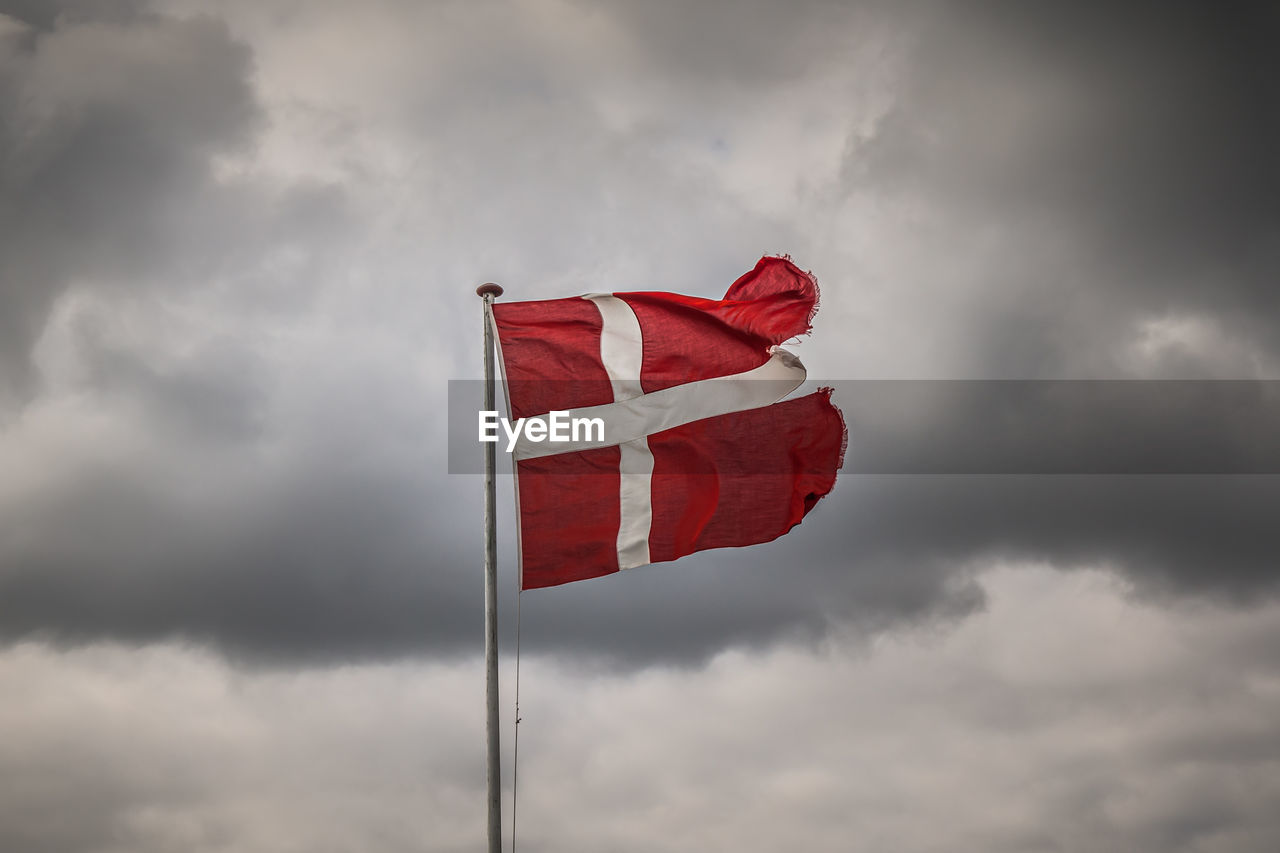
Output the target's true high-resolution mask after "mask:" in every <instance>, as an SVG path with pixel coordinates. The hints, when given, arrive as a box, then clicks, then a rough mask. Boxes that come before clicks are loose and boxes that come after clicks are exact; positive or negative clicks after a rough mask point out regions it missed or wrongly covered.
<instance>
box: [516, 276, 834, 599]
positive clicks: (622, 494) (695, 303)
mask: <svg viewBox="0 0 1280 853" xmlns="http://www.w3.org/2000/svg"><path fill="white" fill-rule="evenodd" d="M817 302H818V289H817V284H816V282H815V281H814V279H813V277H812V276H811V275H809V274H808V273H806V272H804V271H802V270H800V269H799V268H798V267H796V266H795V265H794V264H793V263H791V261H790V260H789V259H787V258H777V257H766V258H762V259H761V260H760V262H759V263H758V264H756V267H755V269H753V270H752V271H750V272H748V273H747V274H745V275H743V276H742V277H741V278H739V279H738V280H737V281H735V282H734V283H733V285H732V286H731V287H730V288H729V290H728V292H727V293H726V294H725V297H724V298H723V299H719V300H714V299H702V298H698V297H691V296H683V295H680V294H675V293H660V292H632V293H609V294H588V295H586V296H582V297H574V298H567V299H549V300H543V301H533V302H506V303H497V304H495V305H494V306H493V318H494V325H495V327H496V328H495V331H496V338H497V341H498V353H499V364H500V365H501V369H502V374H503V378H504V380H505V385H504V387H505V389H506V392H507V403H508V410H509V412H510V414H511V416H512V418H517V419H519V418H523V419H526V421H529V422H532V421H537V420H543V421H546V420H547V418H548V415H549V413H551V412H555V411H561V412H567V413H568V415H569V416H570V417H581V418H584V419H590V418H598V419H599V420H600V421H601V422H602V423H603V424H604V431H603V436H601V435H599V434H595V435H591V434H589V433H587V434H584V435H582V436H581V437H578V436H574V440H572V441H568V442H561V443H552V442H533V441H530V440H528V439H527V438H525V437H522V438H521V439H519V440H518V441H517V442H516V445H515V448H514V457H515V458H514V468H515V483H516V504H517V531H518V541H519V550H520V582H521V588H522V589H533V588H538V587H547V586H555V585H557V584H562V583H568V582H570V581H575V580H582V579H585V578H592V577H598V576H600V575H605V574H610V573H613V572H617V571H619V570H622V569H629V568H634V567H636V566H641V565H645V564H648V563H656V562H662V561H667V560H674V559H677V558H679V557H682V556H685V555H687V554H691V553H693V552H695V551H701V550H705V549H708V548H723V547H731V546H744V545H754V544H758V543H761V542H768V541H770V540H773V539H776V538H777V537H779V536H781V535H782V534H784V533H786V532H787V531H788V530H790V529H791V528H792V527H794V526H795V525H796V524H798V523H799V522H800V520H801V519H802V518H803V517H804V515H805V514H806V513H808V512H809V510H811V509H812V508H813V507H814V505H815V504H816V503H817V502H818V500H819V499H821V498H822V497H823V496H825V495H826V494H827V493H829V492H830V491H831V489H832V488H833V487H834V485H835V478H836V471H837V470H838V469H839V467H840V465H841V462H842V457H843V453H844V444H845V432H844V422H843V419H842V418H841V416H840V413H839V410H838V409H836V408H835V406H834V405H833V404H832V403H831V401H830V391H829V390H827V389H823V390H820V391H818V392H816V393H813V394H809V395H807V396H804V397H800V398H795V399H790V400H783V401H782V402H776V401H778V400H780V399H781V398H783V397H784V396H785V395H786V394H788V393H790V392H791V391H792V390H794V389H795V388H796V387H798V386H799V385H800V384H801V383H802V382H803V381H804V379H805V372H804V367H803V365H801V364H800V361H799V360H798V359H797V358H796V357H795V356H794V355H792V354H790V353H789V352H787V351H786V350H783V349H781V348H780V347H779V345H780V344H782V343H783V342H784V341H787V340H790V339H791V338H794V337H796V336H797V335H801V334H804V333H806V332H808V331H809V329H810V324H811V322H812V319H813V316H814V314H815V313H816V310H817Z"/></svg>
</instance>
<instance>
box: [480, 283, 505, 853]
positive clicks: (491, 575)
mask: <svg viewBox="0 0 1280 853" xmlns="http://www.w3.org/2000/svg"><path fill="white" fill-rule="evenodd" d="M476 294H477V295H478V296H479V297H480V298H481V299H483V300H484V408H485V411H489V412H492V411H494V410H495V409H497V406H496V405H495V404H494V381H493V323H492V317H493V300H494V299H496V298H497V297H499V296H501V295H502V288H501V287H499V286H498V285H496V284H494V283H493V282H489V283H487V284H482V285H480V286H479V287H477V288H476ZM495 448H496V445H495V444H493V443H492V442H486V443H485V445H484V667H485V710H486V715H485V725H484V728H485V737H486V740H487V741H488V748H489V755H488V774H487V775H488V779H489V853H502V800H501V796H502V763H501V759H502V754H501V750H500V749H499V742H498V532H497V528H496V520H495V505H496V496H495V493H496V483H495V470H494V469H495V468H496V466H497V460H496V457H495Z"/></svg>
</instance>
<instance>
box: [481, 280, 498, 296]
mask: <svg viewBox="0 0 1280 853" xmlns="http://www.w3.org/2000/svg"><path fill="white" fill-rule="evenodd" d="M501 295H502V288H501V287H500V286H499V285H496V284H494V283H493V282H491V281H488V282H485V283H484V284H482V285H480V286H479V287H477V288H476V296H481V297H484V296H492V297H493V298H494V299H497V298H498V297H499V296H501Z"/></svg>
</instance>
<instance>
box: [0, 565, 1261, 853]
mask: <svg viewBox="0 0 1280 853" xmlns="http://www.w3.org/2000/svg"><path fill="white" fill-rule="evenodd" d="M981 581H982V584H983V586H984V588H985V591H986V594H987V596H988V601H989V606H988V608H987V610H986V611H985V612H982V613H979V614H976V615H973V616H971V617H969V618H967V619H966V620H964V621H963V622H961V623H959V624H958V625H953V626H952V627H946V628H935V629H924V628H922V629H915V630H909V631H904V632H897V633H890V634H885V635H881V636H880V637H879V638H878V639H877V640H876V641H875V642H874V643H873V644H871V645H870V646H868V645H864V644H861V643H859V642H856V641H850V642H848V643H845V642H840V641H834V642H833V643H831V644H830V645H828V646H827V647H825V648H823V649H820V650H812V649H803V648H796V647H785V646H784V647H775V648H773V649H770V650H768V651H763V652H759V653H747V652H740V651H739V652H726V653H724V654H721V655H720V656H718V657H717V658H716V659H714V660H713V661H712V662H710V663H709V664H708V665H707V666H706V667H703V668H696V669H663V668H656V669H647V670H642V671H640V672H638V673H634V674H628V675H618V674H610V673H605V672H601V671H581V670H575V669H567V668H565V667H564V666H563V665H560V664H557V663H555V662H554V661H550V660H546V659H529V660H526V661H524V663H523V673H522V679H523V685H522V691H523V695H522V699H521V703H522V716H523V718H524V724H523V726H522V732H521V767H520V804H519V826H520V830H519V831H520V847H521V849H525V850H532V851H539V850H543V851H550V850H557V851H584V853H586V851H595V850H600V849H610V850H617V851H637V853H638V851H672V853H674V851H695V850H696V851H702V850H708V849H725V850H740V851H757V850H758V851H773V850H778V849H785V848H789V847H790V848H795V849H804V850H814V851H821V850H830V851H849V850H854V851H859V850H866V851H879V850H884V849H886V848H892V849H895V850H902V851H908V853H911V851H933V850H942V849H984V850H993V851H999V850H1010V851H1013V850H1019V851H1021V850H1028V849H1046V850H1048V849H1069V850H1085V849H1087V850H1098V851H1121V850H1153V849H1178V850H1197V851H1228V850H1230V851H1245V850H1257V851H1263V850H1270V849H1273V848H1274V845H1275V843H1276V841H1277V840H1280V821H1277V820H1276V818H1275V816H1274V814H1273V813H1272V810H1271V808H1270V804H1272V803H1274V801H1275V798H1276V797H1277V796H1278V795H1280V787H1278V785H1277V781H1276V780H1277V779H1278V778H1280V776H1278V775H1277V774H1276V772H1275V771H1276V764H1277V762H1278V761H1280V755H1277V753H1276V748H1275V744H1276V739H1275V723H1274V721H1275V719H1277V717H1278V715H1280V671H1278V670H1277V668H1276V665H1275V656H1274V654H1272V653H1271V652H1270V650H1271V649H1273V648H1274V647H1275V644H1276V643H1278V642H1280V630H1277V627H1276V626H1277V624H1278V622H1277V616H1278V615H1280V612H1278V611H1280V607H1278V606H1277V605H1270V606H1266V607H1259V608H1256V609H1253V610H1247V611H1237V610H1223V609H1214V608H1208V607H1198V608H1184V609H1182V610H1168V609H1159V608H1154V607H1150V606H1146V605H1142V604H1139V603H1137V602H1135V601H1134V600H1133V599H1131V598H1130V597H1128V596H1127V595H1126V592H1125V590H1124V589H1123V587H1122V586H1121V585H1120V584H1119V583H1118V582H1117V581H1116V580H1115V579H1114V578H1113V577H1112V576H1110V575H1108V574H1104V573H1099V572H1072V573H1062V572H1055V571H1053V570H1051V569H1048V568H1044V567H1035V566H1009V567H1004V568H997V569H993V570H991V571H989V572H987V573H986V574H984V575H983V576H982V578H981ZM0 660H3V666H0V690H2V691H3V693H4V695H5V696H6V697H9V698H8V699H7V701H6V703H5V705H4V707H3V709H2V710H0V730H3V731H4V732H5V737H4V739H3V741H0V743H2V744H3V746H0V779H5V780H7V781H6V783H5V790H4V796H3V797H0V803H3V804H4V805H3V806H0V834H3V833H8V836H7V838H6V840H7V841H8V842H9V844H8V845H7V846H8V849H41V848H40V846H39V845H40V843H42V842H49V843H51V844H54V846H58V847H59V849H62V850H66V851H75V850H90V849H93V850H102V849H110V850H115V849H120V850H125V849H128V850H133V851H149V850H157V851H158V850H168V849H173V848H174V847H175V846H179V847H181V848H182V849H185V850H189V851H192V853H204V851H214V850H224V849H278V850H346V849H358V850H359V849H379V850H389V851H395V850H417V849H428V850H462V849H468V848H471V847H474V846H475V845H476V844H477V843H478V842H479V838H480V835H481V832H482V829H483V816H482V807H483V762H482V752H483V735H482V714H481V710H482V707H483V705H482V699H481V689H482V681H481V679H482V668H481V667H480V665H479V662H478V661H467V662H465V663H459V664H455V665H439V664H435V665H427V664H415V663H407V662H406V663H399V664H385V665H370V666H348V667H337V668H332V669H319V670H309V671H302V672H279V671H253V672H246V671H238V670H236V669H233V668H231V667H229V666H228V665H227V664H225V663H223V662H221V661H219V660H218V659H217V658H214V657H210V656H209V655H207V654H205V653H204V652H201V651H199V650H197V649H193V648H184V647H176V646H152V647H146V648H142V649H128V648H125V647H120V646H97V647H88V648H81V649H75V650H64V651H57V650H54V649H51V648H49V647H47V646H43V645H39V644H36V643H25V644H20V645H18V646H16V647H12V648H10V649H8V650H6V651H5V652H4V653H3V656H2V657H0ZM511 663H512V662H511V661H510V660H507V661H505V669H504V679H505V680H504V691H505V693H504V705H505V709H504V718H505V719H507V720H508V721H509V719H510V711H509V709H510V704H511V701H512V682H511ZM504 739H505V742H506V747H507V762H508V763H507V768H506V779H507V784H508V799H507V800H506V809H507V812H506V813H507V815H508V817H509V816H510V799H509V785H510V779H511V774H510V754H511V753H510V750H511V740H510V728H509V724H508V727H507V728H506V730H505V731H504ZM19 815H22V817H21V818H19ZM33 816H34V817H33ZM15 833H16V834H15ZM101 839H113V840H114V845H115V846H110V845H108V846H105V847H104V846H102V844H101ZM17 840H21V841H22V842H23V843H25V844H26V845H27V847H23V846H20V845H19V846H16V847H15V844H17Z"/></svg>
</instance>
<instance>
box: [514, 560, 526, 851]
mask: <svg viewBox="0 0 1280 853" xmlns="http://www.w3.org/2000/svg"><path fill="white" fill-rule="evenodd" d="M522 598H523V594H522V591H521V590H520V578H519V576H517V577H516V691H515V692H516V715H515V720H516V721H515V733H514V735H513V736H512V746H511V753H512V754H511V853H516V801H517V797H518V795H519V792H520V787H519V782H520V601H521V599H522Z"/></svg>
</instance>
